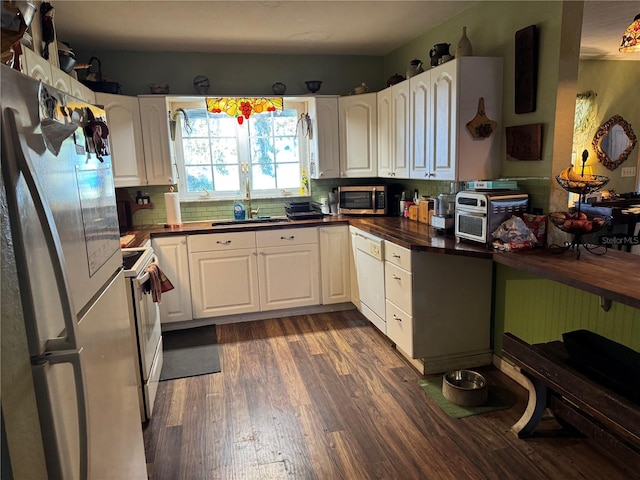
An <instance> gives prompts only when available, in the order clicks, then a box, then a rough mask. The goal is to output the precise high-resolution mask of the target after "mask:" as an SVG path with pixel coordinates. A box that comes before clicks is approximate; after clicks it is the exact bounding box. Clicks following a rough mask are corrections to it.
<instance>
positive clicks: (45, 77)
mask: <svg viewBox="0 0 640 480" xmlns="http://www.w3.org/2000/svg"><path fill="white" fill-rule="evenodd" d="M21 70H22V73H24V74H26V75H29V76H30V77H33V78H35V79H36V80H41V81H42V83H45V84H47V85H53V79H52V77H51V64H50V63H49V61H48V60H46V59H44V58H42V57H41V56H40V55H38V54H37V53H36V52H34V51H33V50H31V49H29V48H27V47H24V46H23V47H22V64H21Z"/></svg>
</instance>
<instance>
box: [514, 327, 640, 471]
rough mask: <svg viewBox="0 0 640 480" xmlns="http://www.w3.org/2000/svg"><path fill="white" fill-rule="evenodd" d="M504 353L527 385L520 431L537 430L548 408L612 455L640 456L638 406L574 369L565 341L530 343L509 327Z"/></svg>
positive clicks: (526, 433) (523, 434) (516, 426)
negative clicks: (527, 400) (526, 398)
mask: <svg viewBox="0 0 640 480" xmlns="http://www.w3.org/2000/svg"><path fill="white" fill-rule="evenodd" d="M502 354H503V357H504V358H505V359H507V360H509V361H510V362H512V363H513V364H515V365H516V366H517V367H519V368H520V373H521V374H522V375H523V376H524V378H525V381H526V383H527V384H528V387H529V402H528V404H527V408H526V409H525V412H524V414H523V415H522V417H521V418H520V420H518V422H516V423H515V424H514V425H513V427H512V429H513V431H514V432H515V433H517V435H518V436H519V437H527V436H531V435H533V433H534V432H535V430H536V427H537V426H538V423H539V422H540V420H541V419H542V417H543V413H544V410H545V409H546V408H549V409H550V410H551V411H552V412H553V413H554V415H556V417H558V418H559V419H560V420H563V421H566V422H567V423H569V424H571V425H572V426H573V427H575V428H576V429H577V430H579V431H580V432H581V433H583V434H584V435H586V436H587V437H589V438H590V439H592V440H594V441H596V442H597V443H598V444H601V445H603V446H604V447H605V448H606V451H607V452H608V453H609V454H611V455H612V456H614V457H616V458H619V459H623V460H624V461H625V462H629V461H630V459H632V458H637V460H636V461H639V462H640V406H639V405H638V404H636V403H633V402H632V401H631V400H629V399H628V398H626V397H624V396H622V395H620V394H618V393H616V392H615V391H613V390H611V389H609V388H607V387H605V386H603V385H601V384H599V383H597V382H595V381H594V380H593V379H591V378H589V377H587V376H586V375H584V374H582V373H581V372H579V371H577V370H576V369H574V368H573V367H572V366H571V365H570V364H569V363H568V362H567V359H568V354H567V352H566V350H565V348H564V344H563V343H562V342H560V341H556V342H550V343H541V344H535V345H530V344H528V343H526V342H524V341H523V340H521V339H519V338H518V337H516V336H514V335H512V334H510V333H505V334H504V335H503V344H502Z"/></svg>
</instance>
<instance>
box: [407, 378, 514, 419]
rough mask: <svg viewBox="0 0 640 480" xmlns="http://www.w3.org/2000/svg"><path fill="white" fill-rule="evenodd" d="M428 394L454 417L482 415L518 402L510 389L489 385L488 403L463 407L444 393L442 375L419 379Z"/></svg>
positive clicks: (504, 408)
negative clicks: (448, 398) (452, 401)
mask: <svg viewBox="0 0 640 480" xmlns="http://www.w3.org/2000/svg"><path fill="white" fill-rule="evenodd" d="M418 384H419V385H420V386H421V387H422V389H423V390H424V391H425V392H427V395H429V397H431V399H433V401H434V402H436V403H437V404H438V406H439V407H440V408H442V410H444V411H445V412H446V414H447V415H449V416H450V417H453V418H464V417H470V416H471V415H481V414H483V413H489V412H497V411H498V410H506V409H507V408H510V407H511V406H512V405H514V404H515V403H516V396H515V395H514V394H513V393H512V392H510V391H509V390H507V389H505V388H502V387H498V386H496V385H489V392H488V395H487V396H488V398H487V403H486V404H484V405H481V406H478V407H461V406H460V405H456V404H455V403H451V402H450V401H448V400H447V399H446V398H444V396H443V395H442V377H432V378H427V379H426V380H420V381H418Z"/></svg>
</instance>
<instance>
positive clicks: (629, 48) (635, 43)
mask: <svg viewBox="0 0 640 480" xmlns="http://www.w3.org/2000/svg"><path fill="white" fill-rule="evenodd" d="M619 50H620V51H621V52H625V53H626V52H640V13H639V14H638V15H636V17H635V18H634V19H633V22H631V25H629V26H628V27H627V29H626V30H625V31H624V33H623V34H622V41H621V42H620V49H619Z"/></svg>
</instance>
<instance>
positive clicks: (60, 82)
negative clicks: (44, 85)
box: [51, 66, 72, 94]
mask: <svg viewBox="0 0 640 480" xmlns="http://www.w3.org/2000/svg"><path fill="white" fill-rule="evenodd" d="M51 84H52V85H53V86H54V87H55V88H57V89H58V90H60V91H62V92H64V93H69V94H71V93H72V91H71V77H70V76H69V75H67V74H66V73H64V72H63V71H62V70H60V69H59V68H58V67H54V66H52V67H51Z"/></svg>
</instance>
